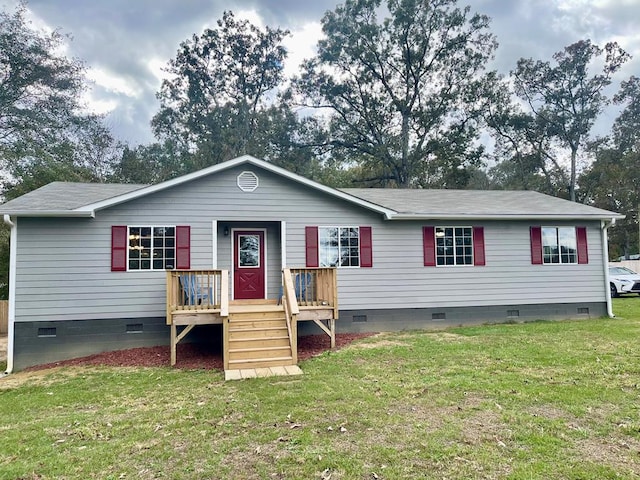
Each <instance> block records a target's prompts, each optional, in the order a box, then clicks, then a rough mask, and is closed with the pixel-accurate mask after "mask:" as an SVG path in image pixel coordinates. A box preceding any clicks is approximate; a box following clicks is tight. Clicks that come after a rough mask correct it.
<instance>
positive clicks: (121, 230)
mask: <svg viewBox="0 0 640 480" xmlns="http://www.w3.org/2000/svg"><path fill="white" fill-rule="evenodd" d="M128 248H129V238H128V236H127V227H126V226H123V225H115V226H112V227H111V271H112V272H126V271H127V249H128Z"/></svg>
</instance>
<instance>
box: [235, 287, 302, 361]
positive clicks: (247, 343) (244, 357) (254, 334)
mask: <svg viewBox="0 0 640 480" xmlns="http://www.w3.org/2000/svg"><path fill="white" fill-rule="evenodd" d="M227 327H228V335H227V345H226V352H225V354H226V355H225V371H227V370H246V369H260V368H270V367H284V366H289V365H294V364H295V363H294V360H293V354H292V350H291V339H290V338H289V331H288V328H287V320H286V317H285V312H284V308H283V307H282V305H277V304H276V303H275V302H271V301H268V300H263V301H248V302H242V301H239V302H230V304H229V320H228V326H227Z"/></svg>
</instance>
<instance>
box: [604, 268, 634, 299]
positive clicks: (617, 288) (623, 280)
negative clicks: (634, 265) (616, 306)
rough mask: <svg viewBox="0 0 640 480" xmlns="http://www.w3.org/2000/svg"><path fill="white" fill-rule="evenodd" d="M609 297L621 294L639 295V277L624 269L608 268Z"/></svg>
mask: <svg viewBox="0 0 640 480" xmlns="http://www.w3.org/2000/svg"><path fill="white" fill-rule="evenodd" d="M609 288H611V296H612V297H617V296H619V295H620V294H621V293H640V275H639V274H637V273H636V272H634V271H633V270H629V269H628V268H626V267H609Z"/></svg>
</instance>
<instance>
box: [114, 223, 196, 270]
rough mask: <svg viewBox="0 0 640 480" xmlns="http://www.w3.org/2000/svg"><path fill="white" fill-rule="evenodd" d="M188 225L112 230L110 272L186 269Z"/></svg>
mask: <svg viewBox="0 0 640 480" xmlns="http://www.w3.org/2000/svg"><path fill="white" fill-rule="evenodd" d="M190 250H191V230H190V227H189V226H178V227H173V226H153V227H152V226H145V227H137V226H129V227H127V226H121V225H120V226H113V227H111V270H112V271H116V272H117V271H127V270H129V271H132V270H173V269H175V268H179V269H187V270H188V269H189V268H190V264H191V252H190Z"/></svg>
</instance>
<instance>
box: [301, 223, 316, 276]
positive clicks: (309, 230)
mask: <svg viewBox="0 0 640 480" xmlns="http://www.w3.org/2000/svg"><path fill="white" fill-rule="evenodd" d="M304 235H305V250H306V257H307V267H317V266H318V227H304Z"/></svg>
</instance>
